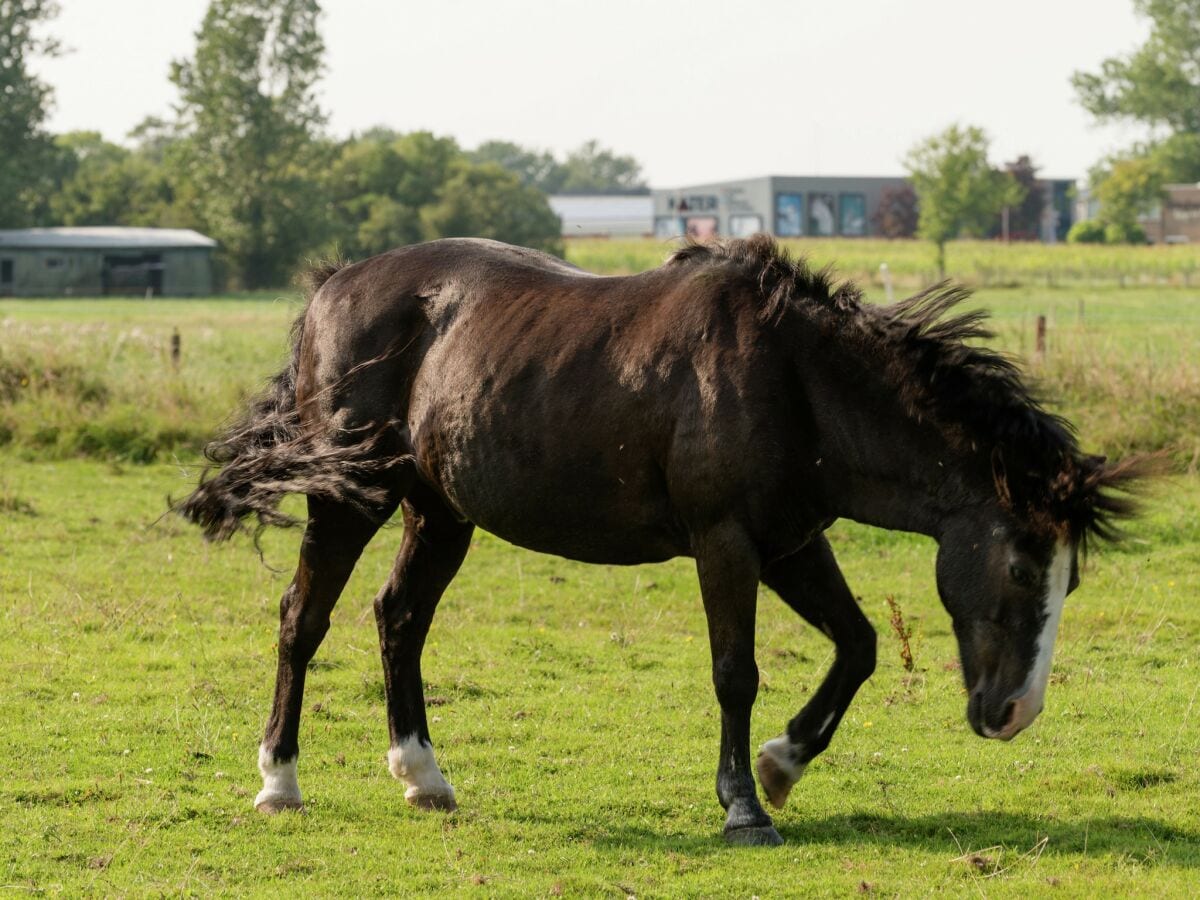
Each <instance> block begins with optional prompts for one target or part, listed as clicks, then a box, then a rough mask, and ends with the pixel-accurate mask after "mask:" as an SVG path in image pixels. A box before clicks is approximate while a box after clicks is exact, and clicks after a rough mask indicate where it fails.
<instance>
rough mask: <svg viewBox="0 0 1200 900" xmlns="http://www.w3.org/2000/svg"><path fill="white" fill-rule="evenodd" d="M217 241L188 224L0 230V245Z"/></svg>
mask: <svg viewBox="0 0 1200 900" xmlns="http://www.w3.org/2000/svg"><path fill="white" fill-rule="evenodd" d="M215 246H217V242H216V241H214V240H213V239H212V238H209V237H205V236H204V235H202V234H200V233H199V232H198V231H192V230H191V229H190V228H118V227H97V228H22V229H16V230H0V247H27V248H29V249H34V250H37V249H45V250H76V249H80V250H83V249H87V250H125V249H131V248H136V249H139V250H146V249H155V250H160V249H168V248H175V247H215Z"/></svg>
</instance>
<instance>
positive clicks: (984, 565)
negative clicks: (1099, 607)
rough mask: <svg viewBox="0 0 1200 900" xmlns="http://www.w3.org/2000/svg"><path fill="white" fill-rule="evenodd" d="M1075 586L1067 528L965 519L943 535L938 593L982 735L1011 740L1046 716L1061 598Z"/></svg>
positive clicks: (971, 717) (970, 716) (974, 723)
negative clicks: (1051, 531)
mask: <svg viewBox="0 0 1200 900" xmlns="http://www.w3.org/2000/svg"><path fill="white" fill-rule="evenodd" d="M1078 583H1079V575H1078V562H1077V543H1076V541H1075V540H1074V539H1072V538H1071V537H1070V534H1069V532H1067V531H1065V530H1064V531H1062V532H1060V533H1058V534H1049V535H1048V534H1046V533H1045V531H1044V530H1040V531H1039V530H1032V529H1029V528H1023V527H1021V525H1020V524H1019V523H1018V522H1016V521H1015V520H1014V519H1013V518H1012V517H1011V516H1008V515H999V516H993V515H978V514H976V515H972V514H963V515H961V516H959V517H957V518H956V520H955V521H954V522H953V523H952V526H951V527H950V528H948V529H947V530H946V532H945V533H944V534H943V536H942V540H941V543H940V547H939V550H938V556H937V585H938V593H939V594H940V595H941V598H942V603H943V604H944V605H945V606H946V609H947V610H948V611H949V612H950V616H951V618H952V619H953V621H954V633H955V635H956V636H957V638H958V649H959V655H960V657H961V660H962V670H963V677H964V680H965V681H966V687H967V694H968V697H969V699H968V701H967V720H968V721H969V722H970V723H971V727H972V728H974V729H975V732H976V733H977V734H979V735H980V736H982V737H989V738H1000V739H1002V740H1009V739H1011V738H1013V737H1014V736H1015V735H1016V734H1017V733H1018V732H1019V731H1021V730H1022V729H1024V728H1026V727H1028V726H1029V725H1030V723H1032V722H1033V720H1034V719H1035V718H1037V715H1038V713H1040V712H1041V711H1042V702H1043V699H1044V697H1045V694H1046V683H1047V681H1048V680H1049V678H1050V657H1051V654H1052V652H1053V650H1054V637H1055V634H1056V632H1057V631H1058V620H1059V617H1060V615H1061V614H1062V608H1063V601H1064V600H1065V599H1066V596H1067V594H1069V593H1071V591H1073V590H1074V589H1075V587H1076V585H1078Z"/></svg>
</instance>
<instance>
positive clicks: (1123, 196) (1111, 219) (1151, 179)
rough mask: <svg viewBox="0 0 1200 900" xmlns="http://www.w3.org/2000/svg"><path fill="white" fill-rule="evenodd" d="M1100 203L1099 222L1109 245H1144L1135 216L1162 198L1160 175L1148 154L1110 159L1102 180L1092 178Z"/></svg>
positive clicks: (1161, 175) (1152, 158) (1156, 164)
mask: <svg viewBox="0 0 1200 900" xmlns="http://www.w3.org/2000/svg"><path fill="white" fill-rule="evenodd" d="M1095 184H1096V199H1097V200H1099V201H1100V215H1099V217H1098V218H1099V220H1100V222H1101V223H1102V224H1103V225H1104V226H1105V241H1106V242H1107V243H1110V244H1140V243H1145V240H1146V234H1145V232H1144V231H1143V230H1142V228H1141V226H1140V225H1138V221H1137V220H1138V215H1139V214H1141V213H1143V212H1145V211H1147V210H1148V209H1149V208H1150V207H1151V206H1153V205H1154V203H1155V201H1157V200H1158V198H1159V197H1161V196H1162V185H1163V173H1162V170H1161V168H1160V166H1159V165H1158V162H1157V161H1156V159H1155V158H1154V156H1153V155H1152V154H1147V155H1145V156H1131V157H1127V158H1124V159H1117V160H1113V161H1112V163H1111V165H1110V167H1109V168H1108V169H1107V171H1106V172H1105V173H1104V175H1103V177H1099V178H1096V179H1095Z"/></svg>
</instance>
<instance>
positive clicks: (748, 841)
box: [725, 825, 783, 847]
mask: <svg viewBox="0 0 1200 900" xmlns="http://www.w3.org/2000/svg"><path fill="white" fill-rule="evenodd" d="M725 843H727V844H733V845H734V846H736V847H778V846H780V845H781V844H782V843H783V838H781V837H780V836H779V832H778V831H776V830H775V828H774V827H773V826H771V825H752V826H750V827H748V828H728V829H726V830H725Z"/></svg>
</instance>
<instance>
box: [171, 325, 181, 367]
mask: <svg viewBox="0 0 1200 900" xmlns="http://www.w3.org/2000/svg"><path fill="white" fill-rule="evenodd" d="M179 344H180V339H179V329H178V328H173V329H171V365H173V366H174V367H175V368H176V369H178V368H179V352H180V346H179Z"/></svg>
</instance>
